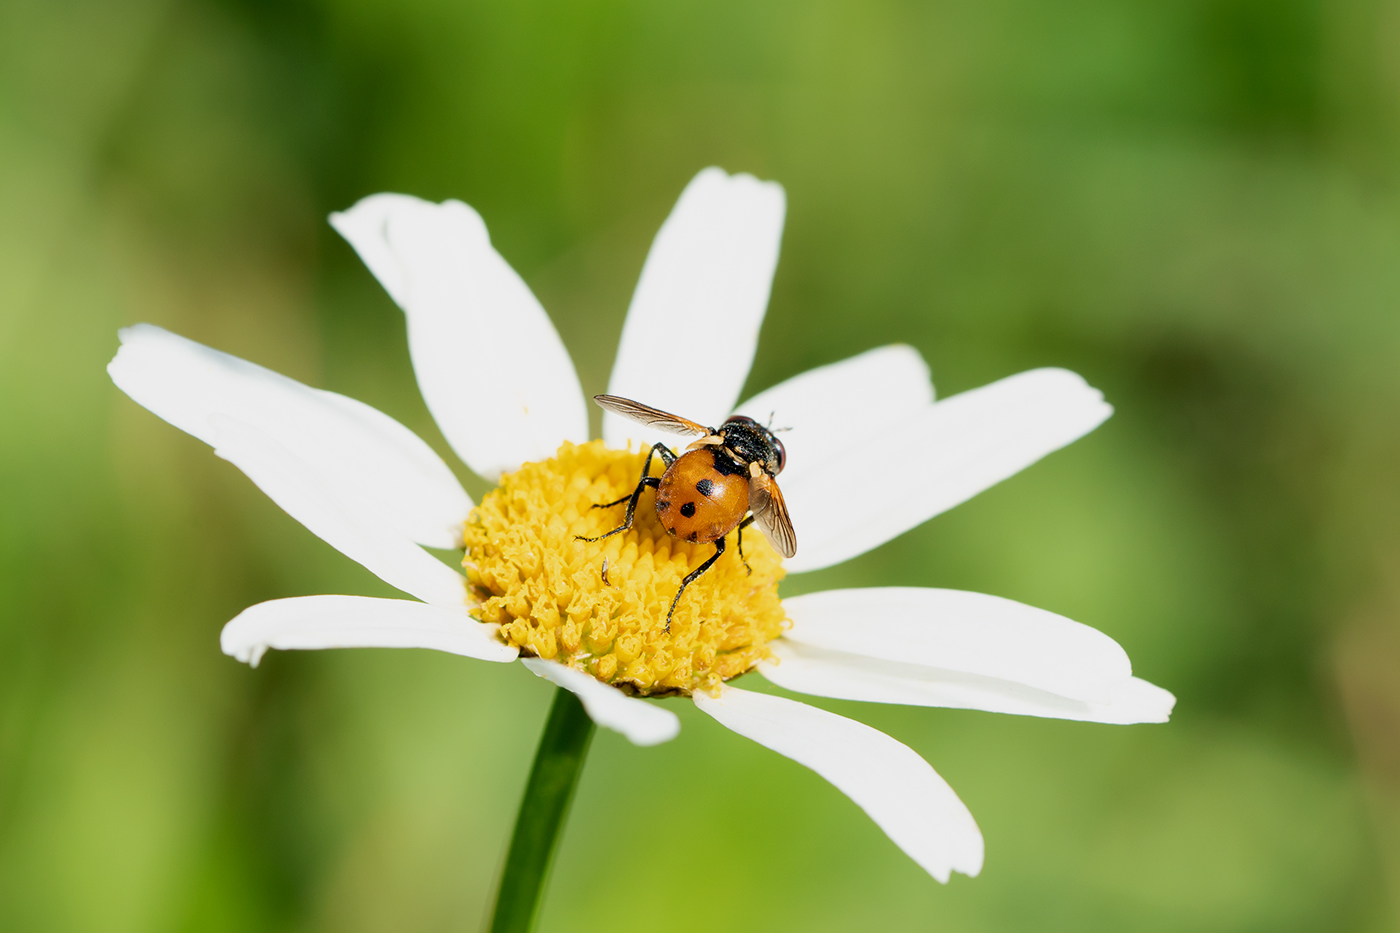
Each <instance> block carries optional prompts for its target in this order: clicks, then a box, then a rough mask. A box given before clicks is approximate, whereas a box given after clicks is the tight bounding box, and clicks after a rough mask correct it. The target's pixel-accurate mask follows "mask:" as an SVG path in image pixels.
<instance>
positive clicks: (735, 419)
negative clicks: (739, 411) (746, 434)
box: [724, 415, 758, 427]
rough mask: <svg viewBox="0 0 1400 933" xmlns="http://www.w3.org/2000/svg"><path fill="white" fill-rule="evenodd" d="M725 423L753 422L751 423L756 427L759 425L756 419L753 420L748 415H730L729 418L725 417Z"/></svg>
mask: <svg viewBox="0 0 1400 933" xmlns="http://www.w3.org/2000/svg"><path fill="white" fill-rule="evenodd" d="M724 423H725V424H751V425H753V426H754V427H758V422H757V421H755V420H753V419H752V418H750V417H749V416H748V415H730V416H729V417H728V418H726V419H724Z"/></svg>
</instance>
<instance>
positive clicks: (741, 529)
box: [739, 515, 753, 576]
mask: <svg viewBox="0 0 1400 933" xmlns="http://www.w3.org/2000/svg"><path fill="white" fill-rule="evenodd" d="M752 524H753V516H752V515H750V516H749V517H748V518H746V519H744V520H743V521H742V522H740V523H739V562H740V563H741V564H743V565H744V570H746V571H747V572H748V574H749V576H753V568H752V567H750V566H749V562H748V561H746V560H744V529H745V528H747V527H749V526H750V525H752Z"/></svg>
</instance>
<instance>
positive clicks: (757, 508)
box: [749, 473, 797, 557]
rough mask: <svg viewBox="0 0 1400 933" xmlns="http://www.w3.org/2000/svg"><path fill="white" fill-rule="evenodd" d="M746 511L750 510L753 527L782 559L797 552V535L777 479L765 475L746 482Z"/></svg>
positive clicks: (759, 475)
mask: <svg viewBox="0 0 1400 933" xmlns="http://www.w3.org/2000/svg"><path fill="white" fill-rule="evenodd" d="M749 508H751V509H752V510H753V520H754V524H755V525H757V526H758V527H759V530H761V531H762V532H763V534H764V537H766V538H767V539H768V543H769V544H771V545H773V549H774V550H776V551H777V552H778V553H779V554H781V555H783V556H784V557H791V556H792V555H794V554H796V553H797V532H795V531H793V530H792V517H791V516H789V515H788V510H787V503H786V502H784V501H783V493H782V490H780V489H778V482H777V480H775V479H773V477H771V476H769V475H768V474H767V473H759V474H758V475H757V476H755V477H754V478H753V479H751V480H749Z"/></svg>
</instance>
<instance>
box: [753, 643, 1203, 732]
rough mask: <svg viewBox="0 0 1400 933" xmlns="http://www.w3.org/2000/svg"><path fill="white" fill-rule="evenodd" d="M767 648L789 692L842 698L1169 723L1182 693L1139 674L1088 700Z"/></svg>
mask: <svg viewBox="0 0 1400 933" xmlns="http://www.w3.org/2000/svg"><path fill="white" fill-rule="evenodd" d="M769 647H770V648H771V649H772V650H773V654H774V657H776V658H777V659H778V660H777V663H773V662H771V661H765V662H764V663H762V664H760V665H759V671H760V672H761V673H762V674H763V676H764V677H766V678H768V679H769V680H770V681H772V682H773V683H775V684H777V685H778V686H780V687H783V688H784V689H786V690H793V691H796V692H797V693H809V694H811V695H813V696H821V697H831V698H833V699H837V700H863V701H865V702H867V703H898V704H901V705H904V706H944V707H949V708H951V709H979V710H986V711H987V712H989V713H1010V714H1012V715H1016V716H1042V717H1046V718H1049V719H1077V720H1081V721H1084V722H1105V723H1115V724H1118V725H1128V724H1130V723H1139V722H1166V721H1167V719H1168V718H1169V717H1170V715H1171V711H1172V707H1173V706H1175V705H1176V697H1174V696H1172V695H1171V694H1170V693H1168V692H1167V691H1165V690H1163V689H1162V688H1161V687H1156V686H1153V685H1152V684H1150V683H1148V682H1147V681H1145V680H1140V679H1138V678H1137V677H1130V678H1128V679H1127V680H1124V681H1121V682H1119V683H1118V684H1116V685H1114V686H1113V687H1112V688H1111V689H1110V691H1109V693H1108V696H1107V698H1106V699H1105V700H1104V702H1102V703H1086V702H1084V701H1083V700H1071V699H1069V698H1068V697H1062V696H1058V695H1056V694H1054V693H1047V692H1045V691H1044V690H1037V689H1035V688H1034V687H1027V686H1026V685H1025V684H1020V683H1016V682H1015V681H1010V680H999V679H997V678H995V677H983V676H981V675H979V674H966V673H963V672H961V671H949V670H941V669H939V668H934V667H925V666H922V665H918V664H901V663H899V662H897V661H882V660H878V659H875V658H869V657H864V656H861V655H855V654H847V653H845V652H840V651H827V650H825V649H823V648H813V647H811V646H809V645H804V644H801V643H799V642H790V641H788V640H787V639H785V638H780V639H778V640H777V641H774V642H771V643H770V644H769Z"/></svg>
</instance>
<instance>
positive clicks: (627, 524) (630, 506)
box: [574, 444, 676, 542]
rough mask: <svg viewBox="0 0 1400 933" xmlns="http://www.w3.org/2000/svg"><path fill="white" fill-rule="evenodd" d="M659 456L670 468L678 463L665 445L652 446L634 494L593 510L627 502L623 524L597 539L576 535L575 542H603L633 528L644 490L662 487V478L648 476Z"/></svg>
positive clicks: (603, 504)
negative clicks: (652, 463) (656, 456)
mask: <svg viewBox="0 0 1400 933" xmlns="http://www.w3.org/2000/svg"><path fill="white" fill-rule="evenodd" d="M657 454H660V455H661V462H662V463H665V464H666V465H667V466H668V467H669V466H670V465H671V464H672V463H674V462H675V461H676V455H675V454H673V453H671V451H670V449H669V448H668V447H667V446H666V445H665V444H652V445H651V450H650V451H649V452H648V453H647V460H646V463H644V464H642V478H641V480H640V481H639V482H638V483H637V488H636V489H634V490H632V494H631V495H628V496H623V497H622V498H621V499H618V500H617V501H616V502H604V503H599V504H597V505H594V506H593V508H595V509H607V508H612V507H613V506H615V505H621V504H622V503H624V502H626V503H627V517H626V518H624V519H623V520H622V524H621V525H618V526H617V527H616V528H614V529H613V530H612V531H609V532H608V533H607V534H602V535H599V536H598V537H596V538H586V537H584V536H583V535H574V540H575V541H590V542H591V541H602V540H603V539H604V538H611V537H612V536H613V535H617V534H622V532H624V531H626V530H627V529H629V528H631V527H632V520H633V519H634V518H635V517H636V515H637V500H639V499H641V497H642V490H643V489H646V488H647V487H648V486H650V487H651V488H652V489H655V488H656V487H657V486H660V485H661V477H659V476H648V475H647V474H648V473H650V472H651V458H652V457H653V456H655V455H657Z"/></svg>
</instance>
